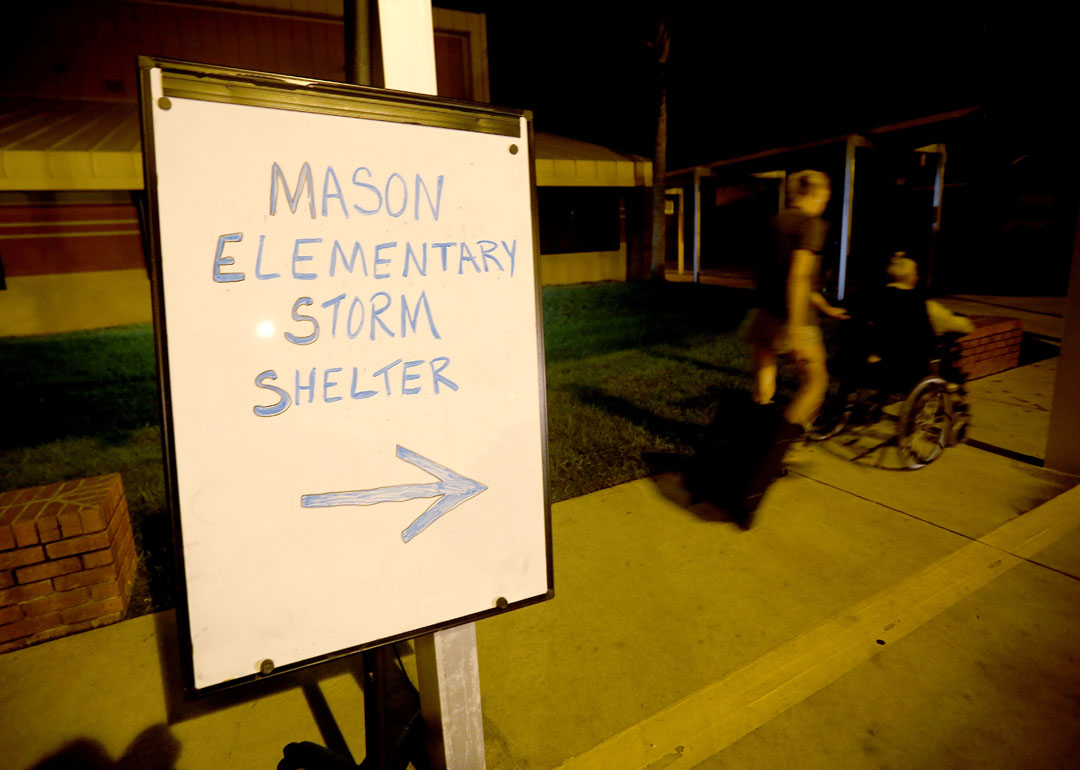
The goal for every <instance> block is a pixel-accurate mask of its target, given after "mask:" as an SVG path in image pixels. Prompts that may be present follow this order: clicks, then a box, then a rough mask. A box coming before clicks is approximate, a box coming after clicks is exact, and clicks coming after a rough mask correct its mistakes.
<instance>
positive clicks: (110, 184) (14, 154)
mask: <svg viewBox="0 0 1080 770" xmlns="http://www.w3.org/2000/svg"><path fill="white" fill-rule="evenodd" d="M140 145H141V142H140V137H139V115H138V106H137V105H135V104H133V103H131V102H78V101H41V100H29V99H0V190H137V189H141V188H142V186H143V182H142V176H143V174H142V148H141V146H140Z"/></svg>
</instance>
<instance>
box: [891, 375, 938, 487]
mask: <svg viewBox="0 0 1080 770" xmlns="http://www.w3.org/2000/svg"><path fill="white" fill-rule="evenodd" d="M948 399H949V394H948V391H947V383H946V382H945V380H943V379H942V378H940V377H928V378H926V379H924V380H922V381H921V382H919V384H918V385H916V386H915V388H914V390H912V391H911V393H910V394H909V395H908V397H907V399H905V401H904V404H903V406H902V407H901V408H900V420H899V424H898V425H897V433H898V435H897V446H898V447H899V450H900V459H901V460H902V461H903V462H904V464H905V465H906V466H907V467H908V468H911V469H915V468H922V467H923V466H924V465H929V464H930V463H932V462H933V461H934V460H936V459H937V458H938V457H939V456H940V455H941V453H942V452H943V451H944V450H945V445H946V443H947V442H948V440H949V435H950V434H951V426H950V422H951V418H950V417H949V409H948Z"/></svg>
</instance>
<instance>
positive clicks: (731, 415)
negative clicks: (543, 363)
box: [571, 356, 754, 523]
mask: <svg viewBox="0 0 1080 770" xmlns="http://www.w3.org/2000/svg"><path fill="white" fill-rule="evenodd" d="M671 357H672V358H673V359H674V358H678V357H677V356H671ZM687 361H688V362H692V363H700V364H703V365H705V366H711V365H710V364H708V363H707V362H700V361H697V360H692V359H687ZM715 368H717V369H719V370H721V371H727V369H726V368H725V367H715ZM571 391H572V392H573V393H574V394H575V395H576V396H577V397H578V398H580V399H581V400H582V401H584V402H586V403H589V404H591V405H592V406H595V407H598V408H601V409H603V410H605V411H607V412H608V413H610V414H612V415H614V416H617V417H620V418H622V419H625V420H628V421H630V422H633V423H634V424H636V425H639V426H641V427H642V428H644V429H645V430H647V431H648V432H649V433H651V434H652V435H653V436H656V437H657V438H659V439H660V440H661V441H662V442H663V443H668V444H673V445H674V446H675V447H676V449H674V450H671V451H665V452H644V453H643V454H642V460H643V462H644V464H645V466H646V467H647V469H648V473H647V475H649V476H654V477H655V481H656V484H657V488H658V489H659V490H660V492H661V494H663V495H664V496H665V497H666V498H667V499H669V500H670V501H672V502H673V503H675V504H676V505H678V506H679V507H681V508H683V509H685V510H687V511H689V512H690V513H692V514H693V515H695V516H697V517H698V518H700V519H703V520H705V521H714V522H726V523H737V522H738V520H739V517H738V516H737V515H735V514H733V513H732V512H731V506H730V503H729V501H730V500H731V499H732V498H733V496H734V493H735V492H736V490H739V489H741V488H742V486H743V479H742V478H741V474H742V471H740V470H739V468H740V464H739V460H740V453H741V449H740V443H741V442H742V441H743V440H744V438H745V437H746V436H749V435H752V432H753V425H752V415H753V412H754V408H753V407H754V405H753V402H752V399H751V398H750V395H749V393H748V392H747V391H746V390H745V389H743V388H739V387H734V386H718V387H713V388H710V389H709V390H708V391H707V393H706V394H704V396H703V397H704V398H705V399H707V400H708V401H709V402H710V403H711V405H712V412H713V414H712V418H711V420H710V422H709V423H708V424H707V425H702V424H697V423H692V422H686V421H682V420H677V419H672V418H669V417H663V416H661V415H658V414H656V413H655V412H652V411H649V410H648V409H643V408H642V407H641V406H639V405H638V404H636V403H634V402H632V401H628V400H627V399H624V398H620V397H617V396H612V395H610V394H607V393H604V392H603V391H601V390H600V389H598V388H595V387H587V386H577V387H574V388H571ZM701 398H702V397H698V398H697V399H695V400H700V399H701Z"/></svg>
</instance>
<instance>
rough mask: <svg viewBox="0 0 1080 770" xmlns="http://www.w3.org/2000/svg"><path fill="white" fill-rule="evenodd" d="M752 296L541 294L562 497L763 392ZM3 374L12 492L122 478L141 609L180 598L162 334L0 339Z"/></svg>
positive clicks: (608, 478)
mask: <svg viewBox="0 0 1080 770" xmlns="http://www.w3.org/2000/svg"><path fill="white" fill-rule="evenodd" d="M747 300H748V296H747V293H746V292H744V291H741V290H738V289H730V288H725V287H718V286H705V285H695V284H689V283H663V282H656V283H653V282H649V283H625V284H624V283H620V284H615V283H612V284H593V285H584V286H569V287H549V288H547V289H545V290H544V292H543V310H544V330H545V334H544V337H545V348H546V351H545V352H546V357H547V385H548V451H549V457H550V473H549V479H550V483H551V497H552V500H553V501H555V502H557V501H559V500H564V499H567V498H570V497H576V496H579V495H583V494H586V493H588V492H592V491H595V490H597V489H603V488H605V487H610V486H613V485H615V484H620V483H622V482H625V481H629V480H632V479H635V478H640V477H642V476H645V475H648V474H649V473H650V472H652V471H653V470H655V466H654V465H653V458H654V457H655V456H659V455H684V456H685V455H689V454H690V453H691V451H692V449H691V448H692V446H693V445H694V443H695V441H696V439H697V438H699V437H700V436H701V435H702V432H703V431H704V430H705V428H706V427H707V426H708V425H709V423H710V421H711V419H712V417H713V414H714V412H715V411H716V405H717V404H718V403H723V402H724V401H725V400H726V399H728V398H730V397H731V396H733V394H738V393H746V392H747V391H748V390H749V388H750V365H749V358H748V355H747V351H746V350H745V349H744V348H743V346H742V345H741V344H740V343H739V342H738V341H737V340H736V338H735V331H736V329H737V327H738V325H739V323H740V322H741V320H742V318H743V315H744V313H745V311H746V302H747ZM0 371H3V372H4V373H5V374H4V377H3V378H2V379H0V399H2V403H4V404H5V405H6V406H7V415H6V416H5V418H4V420H3V422H2V427H0V490H6V489H17V488H20V487H27V486H37V485H40V484H47V483H51V482H54V481H64V480H67V479H72V478H79V477H82V476H92V475H97V474H103V473H113V472H119V473H121V474H122V475H123V480H124V488H125V490H126V493H127V498H128V508H129V510H130V512H131V519H132V525H133V528H134V531H135V538H136V546H137V550H138V554H139V561H140V571H139V579H138V582H137V584H136V589H135V596H134V599H133V602H132V612H133V613H135V614H143V613H147V612H156V611H159V610H163V609H167V608H169V607H172V606H173V603H174V591H173V567H172V553H173V552H172V534H171V523H170V520H169V514H168V511H167V509H166V502H165V492H164V471H163V466H162V457H161V430H160V425H159V419H160V418H159V405H158V395H157V374H156V366H155V363H154V339H153V330H152V328H151V327H150V326H149V325H143V326H132V327H123V328H118V329H107V330H102V331H96V332H80V333H73V334H61V335H50V336H47V337H31V338H25V337H24V338H7V339H0ZM790 384H791V380H790V378H783V377H782V379H781V388H782V389H783V388H785V386H787V387H789V386H790Z"/></svg>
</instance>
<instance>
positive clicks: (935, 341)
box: [826, 252, 974, 419]
mask: <svg viewBox="0 0 1080 770" xmlns="http://www.w3.org/2000/svg"><path fill="white" fill-rule="evenodd" d="M886 272H887V274H888V277H889V283H888V284H886V285H885V286H883V287H882V288H881V289H880V290H879V291H877V292H874V293H873V294H872V295H871V297H869V298H868V300H867V301H865V302H862V303H860V304H859V306H858V307H857V308H856V309H853V318H854V319H855V321H854V323H855V327H854V329H853V330H851V331H850V332H849V333H848V334H847V335H846V336H847V337H848V339H847V340H845V341H844V344H842V348H843V349H842V351H841V355H840V359H839V361H838V363H837V367H836V368H837V374H838V381H839V384H840V388H839V390H840V392H839V393H838V399H837V400H835V401H834V402H833V410H831V411H833V414H832V415H830V416H831V417H836V416H838V415H837V414H836V411H837V410H843V409H844V408H846V407H847V406H848V404H849V399H851V397H852V395H853V394H854V392H855V391H856V390H858V389H866V390H871V391H873V392H874V394H875V399H874V401H875V402H876V403H875V411H876V409H880V408H881V407H882V406H884V404H885V402H886V401H887V400H888V399H889V398H890V397H891V396H893V395H895V394H897V393H907V392H908V391H910V390H911V388H913V387H914V386H915V384H916V383H918V382H919V380H921V379H922V378H923V377H925V376H927V375H928V374H930V373H931V363H932V361H933V360H934V359H935V357H936V353H937V350H938V348H939V338H940V337H941V336H942V335H946V334H950V333H952V334H966V333H968V332H970V331H972V330H973V329H974V325H973V324H972V322H971V320H970V319H969V318H967V317H965V316H962V315H957V314H955V313H952V312H950V311H949V310H948V309H947V308H945V307H944V306H943V305H941V303H939V302H935V301H933V300H928V299H927V298H926V296H925V293H924V292H923V291H922V290H921V289H919V288H918V283H919V268H918V264H917V263H916V262H915V260H913V259H909V258H908V257H907V256H906V255H905V254H904V253H903V252H897V253H896V254H894V255H893V257H892V259H891V260H890V261H889V265H888V267H887V268H886ZM867 416H869V415H867ZM826 419H828V417H827V418H826Z"/></svg>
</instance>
